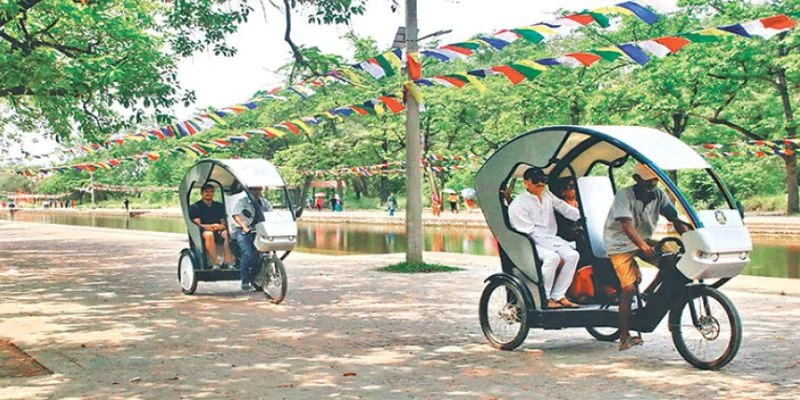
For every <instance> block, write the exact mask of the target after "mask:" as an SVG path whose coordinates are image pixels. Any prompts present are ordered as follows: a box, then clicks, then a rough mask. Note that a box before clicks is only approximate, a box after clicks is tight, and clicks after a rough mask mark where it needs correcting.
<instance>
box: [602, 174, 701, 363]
mask: <svg viewBox="0 0 800 400" xmlns="http://www.w3.org/2000/svg"><path fill="white" fill-rule="evenodd" d="M633 180H634V181H635V182H636V183H635V184H634V185H633V186H628V187H625V188H622V189H620V190H618V191H617V193H616V195H614V202H613V203H612V204H611V209H610V210H609V211H608V217H607V218H606V224H605V230H604V231H603V242H604V244H605V246H606V249H607V252H608V258H609V259H610V260H611V264H612V265H613V266H614V272H616V274H617V278H618V279H619V285H620V288H621V289H622V293H620V297H619V350H620V351H622V350H627V349H629V348H631V347H633V346H636V345H641V344H642V343H643V341H642V339H641V338H640V337H632V336H631V335H630V330H629V328H628V320H629V318H630V314H631V300H632V299H633V294H634V293H635V291H636V285H637V284H638V283H639V282H640V281H641V280H642V274H641V272H640V271H639V265H638V264H637V263H636V260H635V259H634V256H638V257H639V258H641V259H643V260H645V261H647V262H648V263H650V264H653V265H656V266H657V265H658V255H657V254H656V253H655V252H654V251H653V246H655V243H656V242H655V241H654V240H652V236H653V232H655V230H656V225H657V224H658V216H659V215H663V216H664V217H665V218H667V220H669V221H670V222H672V223H673V225H674V226H675V230H677V231H678V233H683V232H686V231H687V230H688V229H689V228H688V227H687V226H686V225H684V224H683V223H682V222H681V221H680V220H679V219H678V211H677V210H676V209H675V206H673V205H672V201H670V199H669V197H668V196H667V194H666V193H665V192H664V191H663V190H661V189H659V188H658V175H656V174H655V172H653V171H652V170H651V169H650V168H649V167H647V166H646V165H644V164H641V163H636V164H635V165H634V166H633Z"/></svg>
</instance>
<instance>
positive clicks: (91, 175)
mask: <svg viewBox="0 0 800 400" xmlns="http://www.w3.org/2000/svg"><path fill="white" fill-rule="evenodd" d="M89 185H90V187H91V191H90V192H91V194H92V208H95V205H94V172H91V171H89Z"/></svg>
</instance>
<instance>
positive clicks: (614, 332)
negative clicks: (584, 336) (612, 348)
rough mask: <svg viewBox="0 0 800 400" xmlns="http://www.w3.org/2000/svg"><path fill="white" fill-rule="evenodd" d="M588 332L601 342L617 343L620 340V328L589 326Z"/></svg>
mask: <svg viewBox="0 0 800 400" xmlns="http://www.w3.org/2000/svg"><path fill="white" fill-rule="evenodd" d="M586 331H587V332H589V334H590V335H592V336H594V338H595V339H597V340H599V341H601V342H616V341H617V339H619V328H608V327H600V326H587V327H586Z"/></svg>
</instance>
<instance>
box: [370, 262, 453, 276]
mask: <svg viewBox="0 0 800 400" xmlns="http://www.w3.org/2000/svg"><path fill="white" fill-rule="evenodd" d="M461 270H463V269H462V268H456V267H448V266H446V265H439V264H413V263H412V264H409V263H407V262H402V263H399V264H394V265H389V266H386V267H382V268H378V271H381V272H395V273H400V274H419V273H428V272H454V271H461Z"/></svg>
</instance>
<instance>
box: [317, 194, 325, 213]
mask: <svg viewBox="0 0 800 400" xmlns="http://www.w3.org/2000/svg"><path fill="white" fill-rule="evenodd" d="M324 207H325V198H324V197H321V196H317V200H316V202H315V203H314V208H316V209H317V211H319V212H322V208H324Z"/></svg>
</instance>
